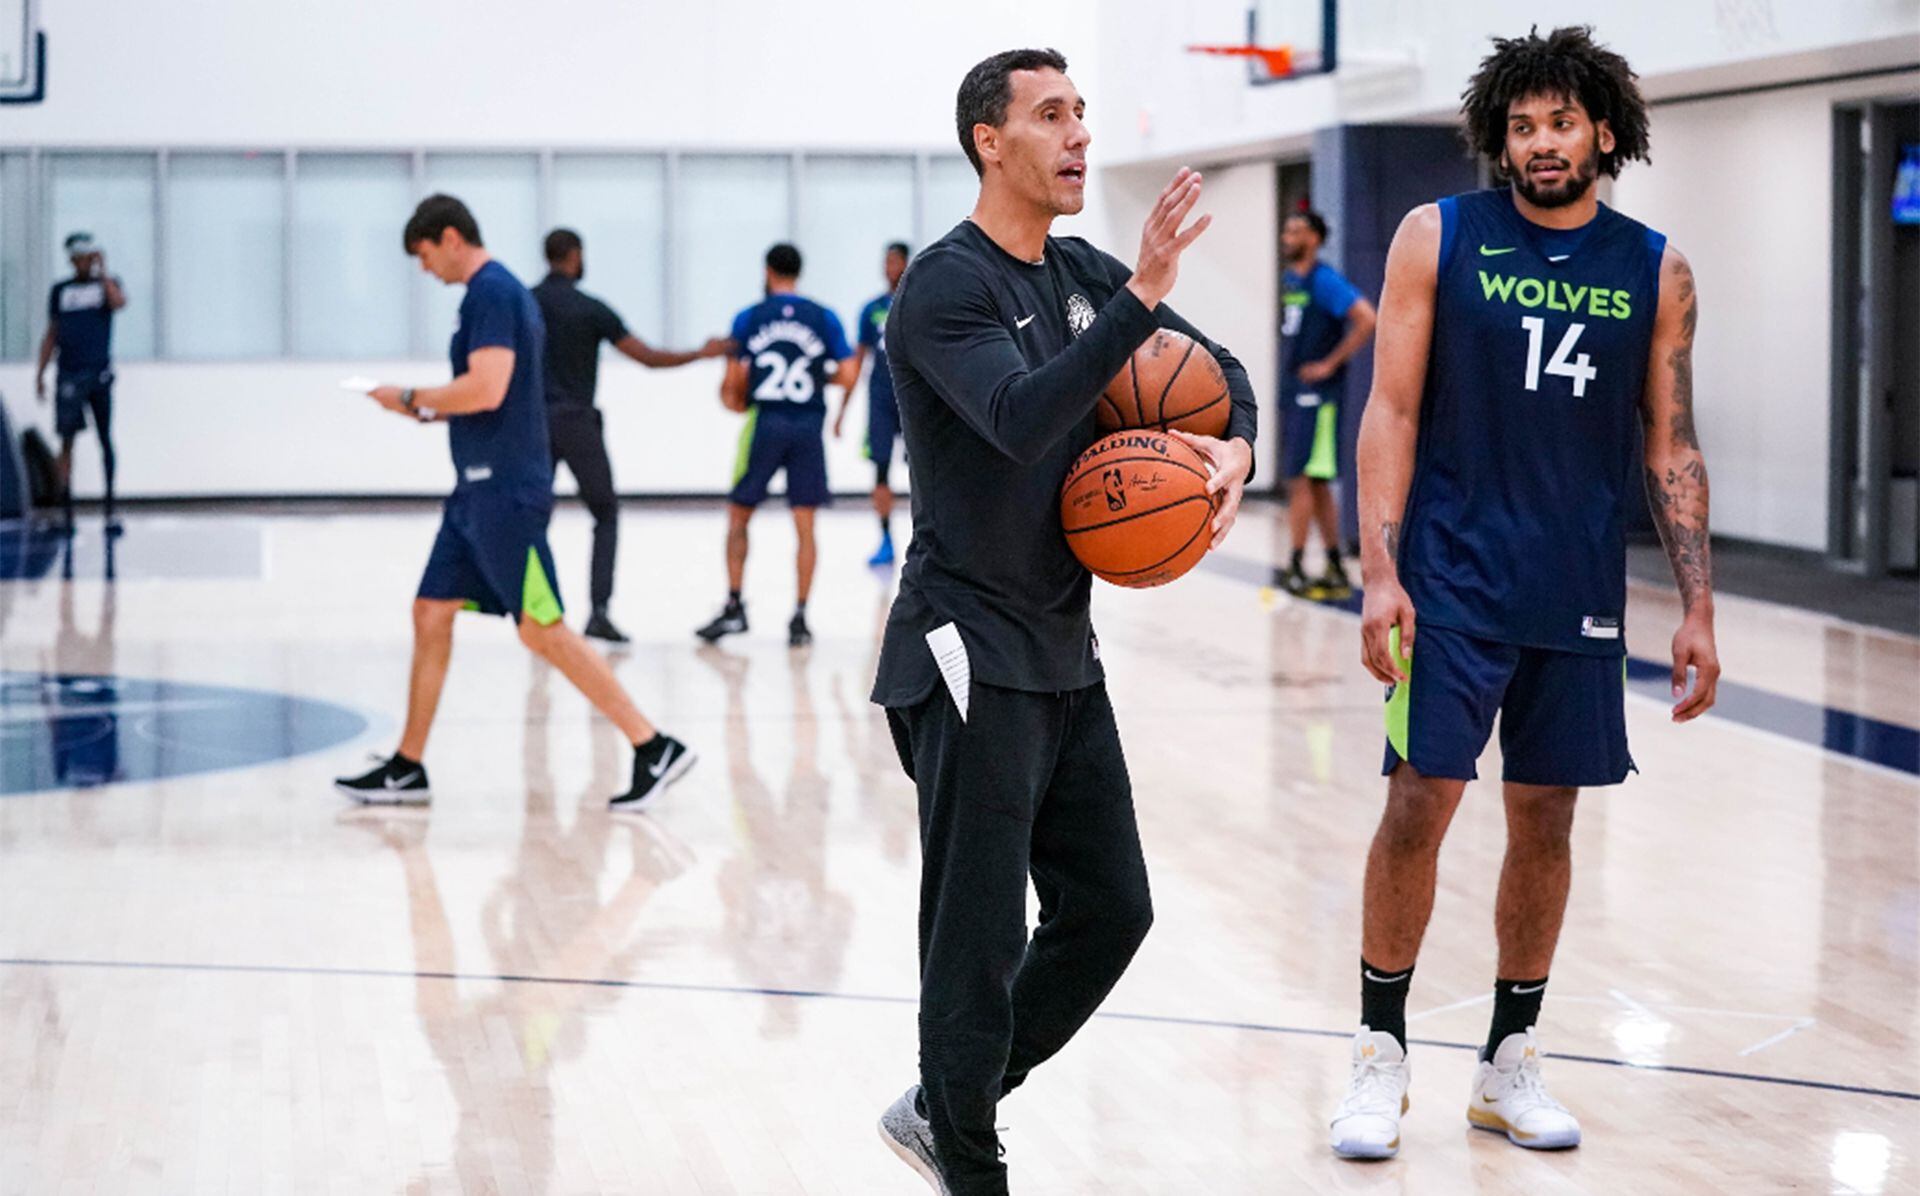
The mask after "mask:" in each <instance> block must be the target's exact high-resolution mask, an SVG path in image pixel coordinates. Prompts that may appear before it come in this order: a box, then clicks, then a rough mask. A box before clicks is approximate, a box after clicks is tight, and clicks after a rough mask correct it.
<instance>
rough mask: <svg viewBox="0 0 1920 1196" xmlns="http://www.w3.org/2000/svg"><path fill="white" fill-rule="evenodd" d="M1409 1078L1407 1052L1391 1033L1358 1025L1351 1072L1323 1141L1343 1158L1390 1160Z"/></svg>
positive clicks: (1396, 1148) (1395, 1147)
mask: <svg viewBox="0 0 1920 1196" xmlns="http://www.w3.org/2000/svg"><path fill="white" fill-rule="evenodd" d="M1412 1079H1413V1069H1412V1066H1411V1065H1410V1064H1409V1063H1408V1062H1407V1052H1406V1051H1404V1050H1403V1049H1401V1046H1400V1043H1399V1042H1398V1041H1396V1040H1395V1039H1394V1037H1393V1035H1391V1034H1383V1033H1381V1032H1379V1031H1377V1030H1369V1029H1368V1028H1367V1027H1365V1026H1362V1027H1360V1033H1358V1034H1355V1035H1354V1036H1353V1075H1352V1077H1351V1078H1350V1079H1349V1080H1348V1081H1347V1096H1346V1099H1345V1100H1343V1101H1341V1102H1340V1107H1339V1108H1338V1109H1336V1110H1334V1113H1333V1124H1332V1125H1330V1126H1329V1127H1328V1131H1327V1143H1328V1145H1330V1146H1332V1147H1333V1153H1335V1154H1337V1155H1339V1156H1340V1157H1341V1158H1343V1159H1390V1158H1392V1157H1393V1156H1394V1155H1396V1154H1398V1153H1400V1116H1401V1114H1403V1113H1405V1112H1406V1111H1407V1085H1408V1084H1409V1083H1410V1082H1411V1081H1412Z"/></svg>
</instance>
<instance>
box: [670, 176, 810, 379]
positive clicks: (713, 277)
mask: <svg viewBox="0 0 1920 1196" xmlns="http://www.w3.org/2000/svg"><path fill="white" fill-rule="evenodd" d="M789 162H790V159H788V158H786V157H774V156H766V157H759V156H751V157H750V156H746V155H739V156H729V155H715V156H704V155H703V156H699V157H688V158H683V159H681V162H680V188H679V195H678V196H677V197H676V200H675V203H674V209H673V211H674V259H673V295H674V320H673V335H674V338H675V339H676V340H678V341H682V342H684V343H686V344H689V345H691V344H697V343H698V342H699V341H701V340H702V339H704V338H706V337H709V336H724V335H725V334H726V333H727V330H728V329H729V328H730V327H731V326H732V324H733V317H734V315H735V313H737V312H738V311H739V310H740V309H741V308H743V307H747V306H749V305H750V304H752V303H754V302H755V301H756V300H758V299H759V298H760V296H761V294H762V293H763V291H764V289H765V284H766V260H767V249H768V248H769V247H771V246H772V245H773V244H774V243H775V242H776V241H784V240H786V239H787V238H788V237H789V236H791V235H792V234H791V231H790V229H789V228H788V210H789V206H788V201H789V196H790V193H791V190H792V180H791V178H790V177H789V172H788V163H789Z"/></svg>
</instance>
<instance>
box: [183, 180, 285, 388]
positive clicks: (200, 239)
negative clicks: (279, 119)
mask: <svg viewBox="0 0 1920 1196" xmlns="http://www.w3.org/2000/svg"><path fill="white" fill-rule="evenodd" d="M285 232H286V160H285V158H284V157H283V156H282V155H280V154H278V153H273V154H175V155H173V156H172V157H170V158H168V160H167V233H166V246H167V277H166V282H165V284H164V290H165V295H166V302H165V303H164V304H163V305H162V309H161V310H162V313H163V317H164V318H165V320H166V324H167V356H169V357H185V358H219V357H277V356H279V355H281V353H282V352H283V351H284V348H285V347H284V345H283V344H282V340H283V333H284V328H285V320H284V319H283V315H284V313H283V312H282V310H281V307H282V302H283V295H284V294H285V292H284V289H283V288H284V284H285V282H286V236H285Z"/></svg>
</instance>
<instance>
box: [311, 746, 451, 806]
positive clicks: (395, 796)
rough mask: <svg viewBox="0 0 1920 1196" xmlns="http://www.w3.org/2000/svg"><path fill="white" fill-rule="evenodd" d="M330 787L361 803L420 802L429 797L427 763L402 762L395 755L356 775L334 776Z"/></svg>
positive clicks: (427, 799)
mask: <svg viewBox="0 0 1920 1196" xmlns="http://www.w3.org/2000/svg"><path fill="white" fill-rule="evenodd" d="M333 787H334V788H335V789H338V790H339V791H340V792H342V793H344V794H346V795H347V796H348V797H350V798H352V799H353V800H355V801H357V802H359V803H360V804H361V805H365V806H424V805H426V804H427V803H428V802H429V801H432V800H433V791H432V790H431V789H429V788H428V787H427V766H426V765H424V764H412V763H402V762H401V760H400V758H399V757H398V756H393V757H389V758H388V759H386V760H382V761H381V762H380V763H379V764H378V765H376V766H375V767H374V769H373V771H371V772H366V773H362V774H361V775H359V776H357V777H336V778H335V779H334V782H333Z"/></svg>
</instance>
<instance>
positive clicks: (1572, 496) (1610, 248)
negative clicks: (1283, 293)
mask: <svg viewBox="0 0 1920 1196" xmlns="http://www.w3.org/2000/svg"><path fill="white" fill-rule="evenodd" d="M1592 35H1593V31H1592V30H1591V29H1587V28H1582V27H1578V26H1574V27H1569V28H1564V29H1556V30H1554V31H1553V32H1552V33H1551V34H1549V35H1548V36H1546V37H1541V36H1539V35H1538V34H1537V33H1536V34H1529V35H1528V36H1526V37H1516V38H1496V39H1495V40H1494V51H1493V53H1492V54H1490V55H1488V56H1487V58H1486V59H1485V60H1484V61H1482V62H1481V64H1480V69H1479V71H1478V72H1477V73H1476V74H1475V75H1474V77H1473V79H1472V81H1471V83H1470V84H1469V86H1468V88H1467V91H1466V94H1465V96H1464V102H1463V104H1462V115H1463V116H1464V117H1465V119H1466V133H1465V135H1466V139H1467V142H1468V145H1469V146H1470V147H1471V148H1472V149H1473V150H1474V152H1476V153H1477V154H1479V155H1481V156H1483V157H1484V158H1486V159H1487V160H1488V161H1489V162H1490V163H1491V164H1492V165H1493V166H1494V168H1495V170H1496V171H1497V174H1498V177H1500V178H1501V179H1503V180H1505V181H1506V183H1507V185H1506V186H1502V187H1499V188H1496V189H1492V190H1487V191H1477V192H1471V193H1469V194H1465V195H1456V196H1451V197H1449V198H1447V199H1442V200H1440V201H1439V202H1438V203H1433V204H1426V205H1423V206H1421V207H1418V208H1415V209H1414V210H1413V211H1412V212H1410V213H1408V214H1407V217H1406V219H1405V220H1403V221H1402V222H1401V224H1400V230H1399V232H1397V233H1395V234H1394V238H1393V245H1392V248H1391V249H1390V250H1389V251H1388V254H1387V273H1386V286H1385V288H1384V290H1383V291H1382V293H1381V300H1380V346H1379V350H1378V352H1377V353H1376V354H1375V357H1374V375H1373V394H1372V397H1371V399H1370V400H1369V402H1368V404H1367V411H1366V417H1365V419H1364V421H1363V422H1362V424H1361V427H1360V451H1359V464H1360V524H1361V529H1362V533H1363V535H1362V555H1361V561H1362V567H1363V569H1364V571H1365V581H1366V606H1365V610H1364V611H1363V614H1362V623H1361V637H1362V639H1361V650H1362V655H1363V657H1364V659H1365V661H1366V666H1367V671H1368V672H1370V673H1372V674H1373V675H1374V676H1375V677H1376V678H1378V679H1379V680H1380V681H1382V682H1384V683H1386V684H1388V685H1390V686H1392V690H1391V691H1390V696H1389V698H1388V704H1387V748H1386V763H1385V768H1384V771H1385V772H1386V774H1387V776H1388V777H1389V780H1388V782H1387V804H1386V810H1385V812H1384V814H1383V815H1382V817H1381V820H1380V828H1379V831H1378V833H1377V834H1376V835H1375V836H1374V840H1373V846H1372V848H1371V850H1370V851H1369V853H1368V856H1367V871H1366V885H1365V904H1364V912H1363V916H1362V930H1361V944H1360V976H1361V998H1360V1002H1361V1018H1360V1020H1361V1023H1362V1024H1361V1028H1360V1032H1359V1033H1358V1034H1357V1035H1355V1036H1354V1041H1353V1052H1352V1072H1351V1080H1350V1082H1349V1086H1348V1090H1347V1094H1346V1097H1345V1099H1344V1100H1343V1101H1342V1102H1341V1103H1340V1106H1339V1108H1338V1109H1337V1110H1336V1111H1335V1113H1334V1116H1333V1121H1332V1123H1331V1126H1330V1132H1329V1143H1330V1145H1331V1146H1332V1148H1333V1150H1334V1152H1335V1153H1337V1154H1340V1155H1342V1156H1344V1157H1348V1158H1386V1157H1389V1156H1391V1155H1393V1154H1395V1153H1396V1152H1397V1151H1398V1150H1399V1148H1400V1118H1401V1115H1402V1113H1404V1112H1405V1110H1406V1108H1407V1085H1408V1081H1409V1073H1408V1070H1407V1056H1406V1047H1407V1018H1406V1006H1407V990H1408V988H1409V987H1410V985H1411V984H1412V981H1413V967H1414V960H1415V957H1416V956H1417V955H1418V953H1419V950H1420V940H1421V938H1422V936H1423V935H1424V934H1425V933H1426V928H1427V919H1428V917H1429V916H1430V915H1431V914H1432V912H1433V900H1434V888H1435V881H1436V874H1437V867H1438V861H1439V854H1440V844H1441V841H1442V840H1443V839H1444V838H1445V837H1446V833H1447V826H1448V824H1449V823H1450V822H1451V821H1452V819H1453V815H1454V811H1455V810H1456V809H1458V807H1459V805H1460V798H1461V795H1462V793H1463V792H1464V791H1465V789H1466V786H1467V782H1468V781H1470V780H1473V779H1474V778H1475V776H1476V775H1477V772H1476V761H1477V759H1478V757H1479V756H1480V753H1481V751H1482V750H1483V749H1484V748H1485V746H1486V743H1487V739H1488V737H1489V735H1490V734H1491V733H1492V730H1493V723H1494V716H1495V715H1496V714H1498V715H1499V720H1500V749H1501V756H1502V757H1503V767H1504V778H1503V779H1504V781H1505V786H1504V788H1505V793H1504V794H1503V797H1504V801H1505V807H1506V822H1507V850H1506V859H1505V861H1504V862H1503V864H1502V866H1501V869H1500V881H1499V895H1498V897H1497V898H1496V901H1495V906H1494V927H1495V934H1496V938H1497V940H1498V945H1499V963H1498V971H1497V973H1496V974H1497V976H1498V979H1496V980H1495V981H1494V993H1493V1016H1492V1019H1491V1024H1490V1025H1489V1027H1488V1031H1487V1038H1486V1043H1485V1045H1484V1046H1483V1047H1482V1048H1481V1050H1480V1061H1479V1066H1478V1069H1477V1073H1476V1075H1475V1078H1474V1084H1473V1090H1472V1091H1471V1092H1470V1093H1469V1095H1468V1097H1467V1120H1468V1122H1469V1123H1470V1124H1472V1125H1474V1126H1477V1127H1479V1128H1481V1129H1486V1130H1492V1131H1497V1132H1500V1133H1503V1134H1505V1135H1506V1136H1507V1138H1508V1139H1509V1140H1510V1141H1512V1142H1513V1143H1515V1144H1516V1145H1519V1146H1524V1147H1529V1148H1532V1149H1560V1148H1566V1147H1572V1146H1577V1145H1579V1143H1580V1123H1579V1121H1578V1120H1577V1119H1576V1118H1575V1117H1574V1115H1573V1114H1572V1113H1571V1112H1569V1111H1568V1110H1567V1109H1566V1108H1565V1107H1563V1106H1562V1105H1561V1104H1560V1103H1559V1102H1558V1101H1556V1100H1554V1098H1553V1097H1552V1096H1551V1095H1550V1094H1549V1093H1548V1091H1547V1087H1546V1082H1545V1080H1544V1078H1543V1076H1542V1074H1541V1068H1540V1052H1539V1048H1538V1045H1537V1043H1536V1041H1535V1038H1534V1024H1535V1022H1536V1020H1537V1019H1538V1017H1539V1013H1540V1005H1541V1001H1542V999H1543V997H1544V995H1545V992H1546V987H1547V969H1548V966H1549V965H1550V964H1551V963H1552V960H1553V953H1554V948H1555V946H1556V945H1557V943H1558V941H1559V937H1560V927H1561V922H1562V920H1563V919H1564V917H1565V915H1566V909H1567V895H1568V892H1569V888H1570V885H1571V881H1572V869H1573V864H1572V846H1571V842H1572V832H1573V811H1574V802H1575V799H1576V797H1577V796H1578V794H1579V789H1580V787H1583V786H1593V785H1617V784H1619V783H1620V782H1621V781H1623V780H1625V779H1626V776H1627V773H1628V772H1630V771H1632V770H1633V767H1634V764H1633V757H1632V755H1631V754H1630V753H1629V752H1628V750H1627V726H1626V711H1625V704H1626V698H1625V692H1624V691H1625V683H1626V661H1625V656H1626V640H1625V634H1626V629H1625V614H1626V609H1625V608H1626V597H1627V581H1626V539H1625V532H1624V529H1623V527H1622V514H1623V512H1624V511H1625V510H1626V500H1627V498H1628V496H1629V494H1631V493H1632V490H1631V485H1632V479H1633V471H1634V467H1635V465H1636V464H1639V463H1640V458H1641V452H1640V448H1639V445H1638V443H1637V442H1636V431H1639V432H1643V433H1644V438H1645V445H1646V447H1645V457H1644V468H1645V481H1646V492H1647V496H1648V498H1650V499H1651V500H1652V503H1653V513H1654V518H1655V521H1656V522H1657V523H1658V524H1659V526H1660V533H1661V536H1662V538H1663V539H1664V540H1665V542H1666V546H1667V555H1668V557H1669V558H1670V559H1671V562H1672V565H1673V574H1674V578H1675V580H1676V581H1677V582H1678V583H1679V586H1680V596H1681V600H1682V602H1683V604H1684V607H1685V611H1686V613H1685V615H1684V617H1683V618H1682V620H1681V624H1680V629H1679V631H1678V632H1677V633H1676V634H1675V635H1674V637H1673V642H1672V652H1673V697H1674V699H1675V702H1674V706H1673V711H1672V717H1673V720H1674V721H1675V722H1686V721H1688V720H1689V719H1693V718H1696V717H1698V716H1699V715H1701V714H1703V713H1705V712H1706V711H1707V709H1708V708H1709V707H1711V706H1712V705H1713V700H1714V691H1715V686H1716V684H1717V683H1718V681H1719V677H1720V662H1719V658H1718V655H1717V653H1716V650H1715V647H1714V637H1713V580H1712V566H1711V562H1710V558H1709V549H1708V541H1707V466H1706V461H1705V459H1704V458H1703V457H1702V456H1701V452H1700V441H1699V438H1698V437H1697V436H1696V435H1695V432H1694V422H1693V333H1694V324H1695V320H1696V318H1697V316H1698V314H1699V313H1698V306H1697V303H1696V300H1695V296H1694V282H1693V271H1692V269H1691V268H1690V267H1689V266H1688V265H1687V259H1686V258H1685V257H1684V256H1682V255H1681V253H1680V251H1679V250H1677V249H1675V248H1674V247H1673V246H1671V245H1669V244H1668V243H1667V239H1666V238H1665V237H1664V236H1662V235H1661V234H1659V233H1657V232H1655V231H1653V230H1652V229H1650V228H1647V227H1646V226H1645V225H1643V224H1640V223H1638V222H1637V221H1634V220H1631V219H1629V218H1628V217H1626V216H1623V215H1621V214H1620V213H1618V212H1616V211H1614V210H1612V209H1611V208H1608V207H1607V206H1606V205H1604V204H1602V203H1600V201H1599V199H1598V197H1597V196H1595V195H1594V193H1593V184H1594V182H1595V180H1596V179H1597V178H1598V177H1599V176H1600V175H1601V174H1606V175H1609V176H1615V175H1618V174H1619V172H1620V168H1621V166H1622V165H1624V164H1625V163H1627V162H1629V161H1633V160H1635V159H1640V160H1644V159H1645V158H1646V156H1647V106H1646V102H1645V101H1644V100H1643V99H1642V98H1641V95H1640V91H1639V89H1638V87H1637V86H1636V85H1635V83H1634V74H1633V70H1632V68H1631V67H1629V66H1628V65H1627V62H1626V60H1625V59H1624V58H1622V57H1620V55H1618V54H1615V53H1613V52H1612V51H1610V50H1608V49H1607V48H1606V47H1605V46H1601V45H1598V44H1596V43H1595V42H1594V41H1593V36H1592ZM1636 424H1637V425H1638V429H1636ZM1403 528H1404V531H1403V530H1402V529H1403ZM1416 624H1417V628H1416ZM1416 630H1417V633H1418V634H1417V638H1418V640H1419V650H1418V652H1415V650H1414V641H1415V638H1416ZM1690 674H1691V682H1692V684H1691V685H1690V684H1689V681H1690V676H1689V675H1690Z"/></svg>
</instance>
